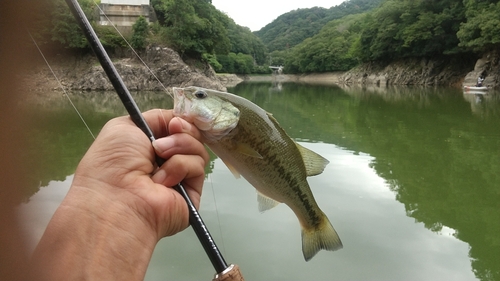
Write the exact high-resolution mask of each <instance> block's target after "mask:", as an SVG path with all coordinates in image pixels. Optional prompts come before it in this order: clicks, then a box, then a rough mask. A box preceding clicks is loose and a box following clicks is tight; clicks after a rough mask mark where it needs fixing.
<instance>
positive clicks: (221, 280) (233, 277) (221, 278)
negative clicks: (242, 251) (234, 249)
mask: <svg viewBox="0 0 500 281" xmlns="http://www.w3.org/2000/svg"><path fill="white" fill-rule="evenodd" d="M212 281H245V279H244V278H243V275H242V274H241V271H240V267H239V266H238V265H236V264H231V265H229V266H228V268H227V269H226V270H224V271H223V272H221V273H219V274H216V275H215V277H214V279H212Z"/></svg>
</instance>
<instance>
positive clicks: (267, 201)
mask: <svg viewBox="0 0 500 281" xmlns="http://www.w3.org/2000/svg"><path fill="white" fill-rule="evenodd" d="M257 202H258V203H259V212H261V213H263V212H265V211H267V210H270V209H272V208H274V207H276V206H278V205H279V203H280V202H278V201H276V200H274V199H272V198H269V197H267V196H265V195H264V194H262V193H260V192H259V191H258V190H257Z"/></svg>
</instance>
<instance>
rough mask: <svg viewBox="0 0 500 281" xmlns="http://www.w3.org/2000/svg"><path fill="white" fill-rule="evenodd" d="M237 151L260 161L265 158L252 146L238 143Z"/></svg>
mask: <svg viewBox="0 0 500 281" xmlns="http://www.w3.org/2000/svg"><path fill="white" fill-rule="evenodd" d="M236 151H238V152H239V153H241V154H244V155H246V156H250V157H255V158H259V159H262V158H263V157H262V155H260V154H259V153H258V152H257V151H255V149H253V148H252V147H251V146H250V145H248V144H246V143H238V144H237V145H236Z"/></svg>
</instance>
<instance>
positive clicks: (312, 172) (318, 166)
mask: <svg viewBox="0 0 500 281" xmlns="http://www.w3.org/2000/svg"><path fill="white" fill-rule="evenodd" d="M295 145H296V146H297V148H298V149H299V151H300V154H301V155H302V160H303V161H304V165H305V166H306V173H307V176H316V175H319V174H321V173H323V171H324V170H325V167H326V165H328V163H330V161H328V160H326V159H325V158H324V157H323V156H321V155H319V154H318V153H316V152H314V151H312V150H309V149H307V148H305V147H303V146H302V145H300V144H298V143H295Z"/></svg>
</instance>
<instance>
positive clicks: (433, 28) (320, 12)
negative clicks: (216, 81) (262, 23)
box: [36, 0, 500, 74]
mask: <svg viewBox="0 0 500 281" xmlns="http://www.w3.org/2000/svg"><path fill="white" fill-rule="evenodd" d="M48 2H49V3H50V5H49V6H48V9H47V13H46V14H44V15H40V20H39V21H41V22H42V23H41V24H40V26H45V27H46V28H45V29H44V30H42V31H39V32H38V33H37V34H36V35H37V39H40V40H43V39H45V41H51V42H57V43H58V44H60V45H62V46H64V47H67V48H80V49H85V48H88V47H87V43H86V40H85V38H84V37H83V35H82V34H81V32H80V31H79V28H78V26H77V24H76V22H75V21H74V20H73V18H72V16H71V14H70V12H69V9H68V8H67V7H66V4H65V2H64V0H48ZM79 2H80V5H81V6H82V8H83V9H84V11H85V13H86V14H87V17H88V18H89V20H90V22H91V23H92V24H93V26H94V28H95V29H96V32H97V33H98V35H99V37H100V39H101V41H102V43H103V45H105V47H108V48H116V47H122V46H125V45H126V44H125V43H124V40H123V39H122V38H121V36H120V35H119V34H117V33H116V31H115V30H114V28H112V27H109V26H99V25H97V24H95V22H96V20H97V18H96V16H97V14H98V13H97V6H96V5H95V3H94V1H93V0H79ZM151 5H152V7H153V8H154V11H155V13H156V15H157V18H158V22H157V23H152V24H149V25H146V22H145V21H144V19H139V20H138V22H137V23H136V24H135V25H134V27H133V32H132V34H130V35H128V36H131V37H128V38H127V40H130V41H131V44H132V45H133V46H134V47H135V48H139V49H141V48H144V47H145V46H146V45H147V44H151V43H159V44H163V45H168V46H170V47H172V48H174V49H175V50H176V51H178V52H179V53H180V54H181V55H183V56H189V57H192V58H195V59H199V60H202V61H205V62H206V63H209V64H211V65H212V66H213V67H214V69H216V71H219V72H229V73H240V74H249V73H269V71H270V70H269V69H268V67H267V66H268V65H269V64H271V65H284V66H285V72H289V73H291V72H293V73H307V72H330V71H344V70H348V69H350V68H352V67H354V66H356V65H357V64H359V63H363V62H367V61H386V62H390V61H393V60H396V59H401V58H407V57H426V58H429V57H442V56H457V55H459V56H462V55H466V56H473V55H475V54H480V53H483V52H486V51H488V50H492V49H495V48H498V47H499V46H500V18H499V17H498V15H500V1H499V0H462V1H457V0H439V1H434V0H348V1H345V2H344V3H342V4H341V5H338V6H335V7H331V8H330V9H325V8H318V7H315V8H311V9H298V10H295V11H291V12H289V13H286V14H283V15H281V16H280V17H278V18H277V19H276V20H275V21H273V22H272V23H270V24H268V25H267V26H266V27H264V28H263V29H262V30H260V31H257V32H254V33H252V32H251V31H250V29H248V28H247V27H242V26H239V25H237V24H236V23H235V22H234V21H233V20H232V19H231V18H230V17H228V16H227V15H226V14H224V13H222V12H221V11H219V10H217V9H216V8H215V7H214V6H213V5H212V3H211V1H209V0H151ZM46 15H50V17H46ZM47 39H49V40H47ZM269 51H270V53H268V52H269Z"/></svg>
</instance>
